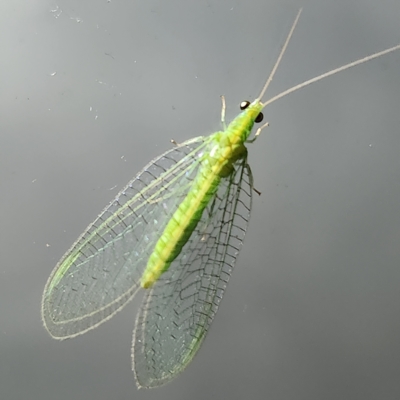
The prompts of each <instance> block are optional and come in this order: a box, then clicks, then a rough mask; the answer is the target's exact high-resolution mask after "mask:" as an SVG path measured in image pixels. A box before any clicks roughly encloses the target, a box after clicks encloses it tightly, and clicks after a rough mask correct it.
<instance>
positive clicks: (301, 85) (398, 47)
mask: <svg viewBox="0 0 400 400" xmlns="http://www.w3.org/2000/svg"><path fill="white" fill-rule="evenodd" d="M399 49H400V44H398V45H397V46H393V47H390V48H389V49H386V50H382V51H379V52H378V53H374V54H371V55H369V56H367V57H364V58H361V59H359V60H356V61H353V62H351V63H348V64H346V65H342V66H341V67H339V68H335V69H333V70H331V71H328V72H325V73H324V74H322V75H319V76H316V77H315V78H312V79H309V80H308V81H305V82H303V83H299V84H298V85H296V86H293V87H291V88H289V89H287V90H285V91H283V92H281V93H279V94H277V95H276V96H274V97H272V98H271V99H269V100H267V101H266V102H265V103H262V105H263V108H264V107H266V106H267V105H269V104H271V103H273V102H274V101H276V100H278V99H280V98H282V97H284V96H286V95H288V94H290V93H293V92H295V91H296V90H299V89H301V88H303V87H306V86H308V85H311V84H312V83H315V82H318V81H320V80H321V79H324V78H327V77H328V76H331V75H334V74H337V73H338V72H341V71H344V70H346V69H349V68H352V67H355V66H356V65H360V64H363V63H365V62H367V61H370V60H373V59H374V58H378V57H380V56H383V55H384V54H388V53H392V52H393V51H396V50H399ZM262 93H264V89H263V92H262Z"/></svg>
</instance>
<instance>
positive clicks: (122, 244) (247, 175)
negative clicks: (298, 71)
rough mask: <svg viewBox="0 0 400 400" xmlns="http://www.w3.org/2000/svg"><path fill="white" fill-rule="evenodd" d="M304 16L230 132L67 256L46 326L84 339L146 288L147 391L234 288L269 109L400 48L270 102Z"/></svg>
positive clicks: (159, 174) (128, 190)
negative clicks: (252, 152)
mask: <svg viewBox="0 0 400 400" xmlns="http://www.w3.org/2000/svg"><path fill="white" fill-rule="evenodd" d="M300 13H301V10H300V11H299V13H298V14H297V17H296V19H295V21H294V23H293V25H292V27H291V30H290V32H289V35H288V37H287V39H286V41H285V43H284V45H283V47H282V50H281V53H280V55H279V57H278V59H277V61H276V63H275V66H274V68H273V69H272V72H271V74H270V76H269V78H268V80H267V82H266V83H265V85H264V87H263V89H262V90H261V93H260V95H259V96H258V97H257V98H256V99H255V100H254V101H253V102H252V103H250V102H242V103H241V106H240V107H241V109H242V111H241V113H240V114H239V115H238V116H237V117H236V118H235V119H234V120H233V121H232V122H231V123H230V124H229V125H226V123H225V100H224V98H223V97H222V111H221V122H222V127H223V130H222V131H220V132H216V133H213V134H212V135H210V136H206V137H204V136H201V137H196V138H194V139H191V140H188V141H186V142H184V143H181V144H175V146H174V147H173V148H171V149H170V150H168V151H167V152H165V153H164V154H162V155H160V156H159V157H157V158H155V159H154V160H153V161H151V162H150V163H149V164H148V165H147V166H146V167H144V169H143V170H142V171H141V172H139V173H138V174H137V175H136V177H135V178H134V179H133V180H132V181H131V182H129V183H128V185H127V186H126V187H125V188H124V189H123V190H122V191H121V192H120V193H119V194H118V195H117V196H116V198H115V199H114V200H113V201H112V202H111V203H110V204H109V205H108V206H107V207H106V208H105V209H104V210H103V212H102V213H101V214H100V215H99V216H98V217H97V219H96V220H95V221H94V222H93V223H92V224H91V225H89V227H88V228H87V229H86V230H85V231H84V232H83V234H82V235H81V236H80V237H79V238H78V240H77V241H76V242H75V243H74V244H73V246H72V247H71V248H70V249H69V250H68V251H67V253H66V254H65V255H64V256H63V257H62V259H61V260H60V261H59V263H58V264H57V265H56V267H55V269H54V270H53V272H52V274H51V275H50V277H49V279H48V281H47V283H46V286H45V289H44V293H43V299H42V305H41V312H42V319H43V322H44V325H45V327H46V329H47V330H48V332H49V333H50V335H51V336H52V337H54V338H56V339H67V338H71V337H74V336H78V335H80V334H83V333H85V332H87V331H89V330H91V329H94V328H95V327H97V326H98V325H100V324H102V323H103V322H105V321H106V320H108V319H110V318H111V317H112V316H114V315H115V314H116V313H117V312H118V311H120V310H121V309H122V308H123V307H124V306H125V305H126V304H127V303H128V302H129V301H130V300H132V298H133V297H134V296H135V294H136V293H137V292H138V291H139V290H140V289H142V291H143V292H144V298H143V302H142V306H141V308H140V311H139V313H138V316H137V318H136V325H135V329H134V334H133V347H132V360H133V371H134V374H135V377H136V381H137V384H138V387H146V388H151V387H157V386H160V385H163V384H165V383H167V382H169V381H171V380H172V379H173V378H175V377H176V376H177V375H178V374H179V373H180V372H182V371H183V370H184V369H185V368H186V366H187V365H188V364H189V363H190V362H191V360H192V359H193V357H194V356H195V354H196V353H197V351H198V350H199V348H200V346H201V344H202V343H203V341H204V338H205V337H206V335H207V332H208V330H209V328H210V325H211V323H212V321H213V319H214V316H215V314H216V312H217V310H218V307H219V304H220V301H221V299H222V297H223V294H224V292H225V289H226V285H227V282H228V280H229V277H230V275H231V272H232V269H233V267H234V264H235V261H236V258H237V255H238V253H239V251H240V248H241V246H242V242H243V239H244V236H245V233H246V229H247V226H248V220H249V217H250V211H251V204H252V195H253V191H254V190H255V189H254V188H253V178H252V174H251V170H250V167H249V165H248V163H247V149H246V147H245V143H248V142H253V141H254V140H256V138H257V137H258V135H259V134H260V132H261V131H262V129H263V128H265V127H266V126H267V125H268V124H267V123H264V124H263V125H261V127H260V128H258V129H257V130H256V132H255V134H254V136H253V137H252V138H251V139H249V137H250V135H251V132H252V128H253V125H254V124H255V123H258V122H261V121H262V114H261V111H262V109H263V108H264V107H266V106H267V105H268V104H270V103H272V102H274V101H276V100H277V99H279V98H281V97H283V96H285V95H287V94H289V93H292V92H294V91H296V90H298V89H300V88H302V87H305V86H307V85H310V84H311V83H314V82H317V81H319V80H321V79H323V78H326V77H328V76H330V75H333V74H336V73H338V72H340V71H343V70H345V69H348V68H351V67H354V66H356V65H359V64H362V63H364V62H366V61H369V60H372V59H374V58H377V57H380V56H382V55H384V54H387V53H390V52H393V51H395V50H398V49H400V44H399V45H397V46H395V47H392V48H389V49H386V50H384V51H381V52H379V53H375V54H373V55H370V56H368V57H365V58H363V59H360V60H357V61H354V62H352V63H349V64H346V65H344V66H342V67H340V68H336V69H334V70H332V71H329V72H327V73H325V74H322V75H320V76H318V77H315V78H313V79H310V80H308V81H306V82H303V83H301V84H299V85H297V86H294V87H292V88H290V89H288V90H286V91H284V92H282V93H280V94H279V95H277V96H275V97H273V98H272V99H270V100H268V101H265V102H263V101H262V98H263V96H264V93H265V91H266V90H267V88H268V85H269V84H270V82H271V80H272V78H273V76H274V74H275V72H276V70H277V68H278V65H279V63H280V61H281V59H282V57H283V54H284V52H285V50H286V48H287V46H288V43H289V40H290V38H291V36H292V34H293V31H294V29H295V26H296V24H297V21H298V19H299V17H300Z"/></svg>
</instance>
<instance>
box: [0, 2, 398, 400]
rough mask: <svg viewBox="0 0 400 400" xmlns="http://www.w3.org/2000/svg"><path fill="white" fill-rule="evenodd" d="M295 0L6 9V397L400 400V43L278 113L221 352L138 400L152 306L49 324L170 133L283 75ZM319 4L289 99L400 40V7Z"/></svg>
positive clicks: (214, 343) (286, 80)
mask: <svg viewBox="0 0 400 400" xmlns="http://www.w3.org/2000/svg"><path fill="white" fill-rule="evenodd" d="M299 5H300V3H299V2H295V1H282V0H274V1H272V0H271V1H257V0H251V1H249V0H247V1H238V0H237V1H211V0H209V1H184V0H174V1H172V0H171V1H162V0H158V1H154V0H153V1H141V2H138V1H117V0H111V1H106V0H103V1H93V0H88V1H84V2H82V1H77V0H74V1H67V0H65V1H48V2H47V1H36V2H25V1H21V0H18V1H16V0H13V1H10V0H3V1H2V2H1V5H0V27H1V28H0V29H1V35H0V48H1V50H2V51H1V59H2V61H1V69H0V71H1V80H0V85H1V86H0V132H1V133H0V193H1V196H0V221H1V228H0V238H1V240H0V260H1V263H0V304H1V307H0V352H1V357H0V388H1V398H2V399H7V400H8V399H18V400H20V399H25V398H29V399H31V400H35V399H38V400H39V399H40V400H47V399H52V400H53V399H60V400H64V399H85V400H103V399H104V400H105V399H133V398H135V399H139V398H140V399H142V398H143V399H159V398H160V399H163V400H168V399H174V400H178V399H191V400H195V399H208V398H215V399H221V398H224V399H225V398H226V399H265V398H268V399H285V400H292V399H293V400H301V399H304V400H306V399H307V400H320V399H324V400H330V399H332V400H333V399H335V400H336V399H351V400H354V399H363V400H370V399H371V400H372V399H380V400H386V399H399V398H400V380H399V377H398V375H399V371H400V322H399V314H400V290H399V283H400V202H399V199H400V184H399V180H400V157H399V155H400V132H399V131H400V128H399V127H400V112H399V104H400V51H399V52H397V53H394V54H391V55H388V56H385V57H383V58H381V59H378V60H376V61H372V62H370V63H368V64H365V65H362V66H360V67H357V68H355V69H352V70H350V71H347V72H344V73H342V74H340V75H336V76H334V77H331V78H328V79H326V80H325V81H323V82H320V83H318V84H315V85H312V86H310V87H308V88H306V89H304V90H302V91H299V92H297V93H296V94H293V95H291V96H289V97H287V98H285V99H282V100H280V101H279V102H277V103H275V104H273V105H272V106H271V107H269V108H268V109H267V110H266V111H265V114H266V118H267V120H268V121H270V124H271V126H270V127H269V128H268V130H265V131H264V132H263V134H262V135H261V137H260V138H259V139H258V141H257V142H256V144H255V145H249V153H250V163H251V165H252V169H253V174H254V177H255V182H256V187H257V189H258V190H260V191H261V192H262V196H260V197H258V196H255V199H254V207H253V213H252V220H251V224H250V228H249V231H248V236H247V238H246V242H245V245H244V248H243V250H242V252H241V254H240V257H239V260H238V263H237V268H236V270H235V273H234V275H233V277H232V279H231V283H230V287H229V289H228V290H227V292H226V296H225V298H224V300H223V302H222V305H221V308H220V311H219V313H218V315H217V318H216V320H215V322H214V324H213V327H212V329H211V332H210V334H209V337H208V339H207V340H206V342H205V345H204V346H203V348H202V349H201V351H200V352H199V354H198V356H197V357H196V359H195V360H194V362H193V363H192V365H191V366H190V367H189V368H188V369H187V370H186V371H185V372H184V373H183V374H182V375H181V376H180V377H179V378H178V379H176V380H175V381H174V382H173V383H172V384H170V385H168V386H165V387H163V388H161V389H158V390H152V391H145V390H143V391H140V392H137V390H136V388H135V384H134V379H133V375H132V373H131V371H130V362H131V361H130V342H131V332H132V329H133V323H134V318H135V313H136V310H137V306H138V304H139V299H138V300H137V301H134V302H133V304H132V305H130V306H128V307H127V308H126V309H125V310H124V312H123V313H121V314H120V315H118V316H116V317H115V318H114V319H113V320H112V321H110V322H108V323H107V324H105V325H103V326H102V327H100V328H99V329H97V330H95V331H93V332H91V333H89V334H86V335H84V336H82V337H80V338H76V339H73V340H69V341H65V342H61V343H60V342H57V341H54V340H52V339H51V338H50V337H49V336H48V334H47V333H46V332H45V330H44V328H43V327H42V324H41V321H40V313H39V309H40V299H41V295H42V290H43V287H44V284H45V282H46V279H47V277H48V276H49V274H50V272H51V270H52V268H53V267H54V265H55V264H56V262H57V260H58V259H59V258H60V257H61V256H62V254H63V253H64V252H65V251H66V250H67V249H68V248H69V246H70V245H71V244H72V242H73V241H74V240H75V239H76V238H77V236H78V235H79V234H80V233H81V232H82V230H83V229H84V228H85V227H86V225H87V224H89V223H90V222H91V221H92V220H93V219H94V218H95V216H96V215H97V214H98V213H99V212H100V211H101V209H102V208H103V207H104V206H105V205H106V204H107V203H108V202H109V201H110V200H111V199H112V197H113V196H114V195H115V193H116V192H117V191H118V189H119V188H121V187H122V186H123V185H124V184H125V183H126V182H127V181H128V180H129V179H131V177H132V176H133V175H134V174H135V173H136V172H137V171H138V170H140V169H141V168H142V167H143V166H144V165H145V164H146V163H147V162H148V161H149V160H150V159H151V158H152V157H154V156H156V155H157V154H158V153H160V152H162V151H164V150H166V149H167V148H168V147H169V146H170V144H169V139H170V138H174V139H176V140H177V141H182V140H185V139H188V138H190V137H193V136H197V135H202V134H207V133H210V132H212V131H215V130H217V129H219V114H220V98H219V96H220V95H221V94H224V95H225V96H226V98H227V104H228V111H227V117H228V119H230V117H233V116H234V115H235V114H236V113H237V104H238V103H239V102H240V101H241V100H244V99H250V100H251V99H253V98H254V97H255V96H257V94H258V93H259V90H260V88H261V86H262V85H263V83H264V81H265V79H266V78H267V76H268V73H269V70H270V68H271V67H272V65H273V63H274V61H275V59H276V57H277V55H278V53H279V49H280V46H281V45H282V44H283V41H284V38H285V37H286V34H287V32H288V30H289V28H290V25H291V23H292V21H293V18H294V17H295V15H296V12H297V8H298V7H299ZM301 5H302V6H304V11H303V14H302V17H301V19H300V22H299V25H298V28H297V30H296V32H295V34H294V37H293V40H292V42H291V44H290V46H289V49H288V51H287V54H286V55H285V58H284V60H283V62H282V65H281V67H280V69H279V71H278V73H277V75H276V77H275V79H274V82H273V85H272V86H271V90H270V91H269V93H268V96H269V95H273V94H274V93H278V92H280V91H282V90H284V89H286V88H287V87H289V86H292V85H294V84H297V83H299V82H301V81H303V80H306V79H309V78H312V77H313V76H316V75H318V74H321V73H323V72H325V71H327V70H329V69H332V68H334V67H337V66H340V65H342V64H345V63H347V62H350V61H352V60H354V59H357V58H360V57H364V56H365V55H368V54H370V53H373V52H375V51H379V50H382V49H384V48H386V47H390V46H393V45H395V44H397V43H399V42H400V25H399V22H398V21H399V20H400V3H399V2H398V1H390V0H381V1H379V2H377V1H375V0H369V1H366V0H358V1H351V2H349V1H344V0H342V1H338V0H319V1H304V2H302V3H301Z"/></svg>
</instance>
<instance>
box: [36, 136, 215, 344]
mask: <svg viewBox="0 0 400 400" xmlns="http://www.w3.org/2000/svg"><path fill="white" fill-rule="evenodd" d="M211 137H212V136H211ZM211 137H210V136H209V137H198V138H195V139H192V140H189V141H187V142H184V143H182V144H181V145H179V146H176V147H174V148H172V149H171V150H169V151H167V152H165V153H164V154H162V155H161V156H159V157H158V158H156V159H154V160H153V161H152V162H150V163H149V164H148V165H147V166H146V167H145V168H144V169H143V170H142V171H141V172H140V173H139V174H138V175H137V176H136V177H135V178H134V179H133V180H132V181H131V182H129V184H128V185H127V186H126V187H125V188H124V189H123V190H122V191H121V192H120V193H119V194H118V195H117V197H116V198H115V200H114V201H113V202H112V203H110V204H109V205H108V207H107V208H106V209H105V210H104V211H103V212H102V213H101V214H100V215H99V217H98V218H97V219H96V220H95V221H94V222H93V224H91V225H90V226H89V227H88V228H87V229H86V231H85V232H84V233H83V234H82V235H81V237H80V238H79V239H78V240H77V241H76V243H75V244H74V245H73V246H72V247H71V249H70V250H69V251H68V252H67V253H66V254H65V255H64V257H63V258H62V259H61V260H60V262H59V263H58V264H57V266H56V267H55V269H54V270H53V272H52V274H51V276H50V278H49V279H48V281H47V283H46V286H45V289H44V293H43V299H42V319H43V322H44V324H45V326H46V328H47V330H48V331H49V333H50V334H51V335H52V336H53V337H55V338H58V339H65V338H68V337H73V336H76V335H79V334H82V333H84V332H86V331H88V330H90V329H93V328H95V327H96V326H98V325H99V324H101V323H102V322H104V321H105V320H107V319H109V318H111V317H112V316H113V315H114V314H115V313H116V312H117V311H119V310H120V309H121V308H122V307H123V306H124V305H125V304H126V303H127V302H128V301H129V300H130V299H132V297H133V296H134V295H135V293H136V292H137V289H138V287H139V279H140V276H141V275H142V273H143V271H144V269H145V267H146V262H147V259H148V257H149V255H150V254H151V252H152V250H153V248H154V245H155V243H156V240H157V239H158V235H159V232H160V231H162V230H163V229H164V227H165V225H166V224H167V222H168V221H169V219H170V218H171V216H172V214H173V212H174V211H175V209H176V207H177V205H178V204H179V203H180V202H181V201H182V199H183V198H184V197H185V196H186V194H187V192H188V191H189V190H190V185H191V183H192V181H193V179H194V177H195V175H196V173H197V170H198V164H199V158H200V156H201V154H202V152H203V151H204V148H205V147H206V145H207V143H208V142H209V139H210V138H211Z"/></svg>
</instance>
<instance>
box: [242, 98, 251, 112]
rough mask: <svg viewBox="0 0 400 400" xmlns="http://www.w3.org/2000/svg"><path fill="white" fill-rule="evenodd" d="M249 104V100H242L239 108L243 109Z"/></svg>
mask: <svg viewBox="0 0 400 400" xmlns="http://www.w3.org/2000/svg"><path fill="white" fill-rule="evenodd" d="M249 105H250V102H249V101H247V100H246V101H242V102H241V103H240V109H241V110H245V109H246V108H247V107H248V106H249Z"/></svg>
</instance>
